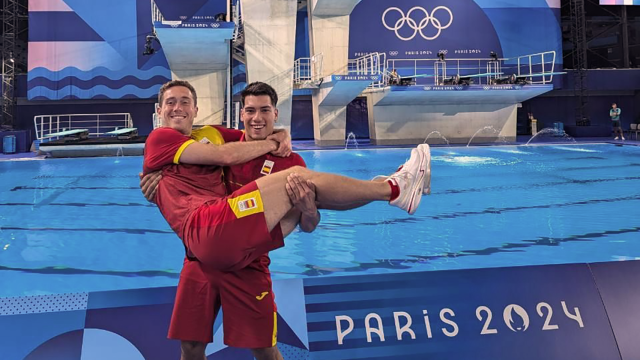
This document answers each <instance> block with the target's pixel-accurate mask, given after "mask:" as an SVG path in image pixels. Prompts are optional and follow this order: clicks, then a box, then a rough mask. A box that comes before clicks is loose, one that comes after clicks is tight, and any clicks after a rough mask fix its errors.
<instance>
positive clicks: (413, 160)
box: [389, 144, 430, 215]
mask: <svg viewBox="0 0 640 360" xmlns="http://www.w3.org/2000/svg"><path fill="white" fill-rule="evenodd" d="M429 162H430V152H429V145H427V144H421V145H418V147H417V148H415V149H413V150H411V157H410V158H409V160H407V162H405V163H404V165H403V166H402V168H401V169H400V170H399V171H397V172H396V173H394V174H393V175H391V176H389V180H390V181H392V182H393V183H394V184H396V185H398V188H400V194H399V195H398V197H397V198H396V199H395V200H393V201H391V202H389V204H391V205H393V206H397V207H399V208H401V209H403V210H406V211H407V212H408V213H409V215H413V214H414V213H415V212H416V210H418V205H420V200H421V199H422V191H423V189H424V185H425V175H426V173H427V165H428V164H429Z"/></svg>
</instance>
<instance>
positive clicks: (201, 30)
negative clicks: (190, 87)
mask: <svg viewBox="0 0 640 360" xmlns="http://www.w3.org/2000/svg"><path fill="white" fill-rule="evenodd" d="M153 26H154V28H155V31H156V35H157V37H158V39H159V40H160V43H161V44H162V49H163V50H164V52H165V55H166V57H167V61H168V62H169V66H170V68H171V70H172V71H176V70H212V71H215V70H224V69H227V67H228V66H229V51H230V50H229V41H228V40H230V39H231V38H233V32H234V29H235V23H233V22H226V21H209V22H205V21H155V22H154V23H153Z"/></svg>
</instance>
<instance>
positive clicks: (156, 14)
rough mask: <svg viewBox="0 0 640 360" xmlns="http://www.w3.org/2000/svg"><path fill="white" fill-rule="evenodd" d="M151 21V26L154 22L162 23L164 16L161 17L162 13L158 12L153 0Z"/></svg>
mask: <svg viewBox="0 0 640 360" xmlns="http://www.w3.org/2000/svg"><path fill="white" fill-rule="evenodd" d="M151 21H152V24H154V23H155V22H156V21H159V22H162V21H164V16H162V13H161V12H160V9H159V8H158V5H156V2H155V1H154V0H151Z"/></svg>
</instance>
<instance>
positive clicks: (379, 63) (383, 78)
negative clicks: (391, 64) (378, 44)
mask: <svg viewBox="0 0 640 360" xmlns="http://www.w3.org/2000/svg"><path fill="white" fill-rule="evenodd" d="M347 72H348V75H352V74H353V75H380V81H377V82H375V83H372V84H371V85H369V87H380V86H384V84H386V83H387V80H388V76H389V75H388V73H387V54H385V53H377V52H376V53H370V54H367V55H364V56H361V57H359V58H357V59H353V60H349V64H348V66H347Z"/></svg>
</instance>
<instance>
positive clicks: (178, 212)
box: [143, 126, 243, 239]
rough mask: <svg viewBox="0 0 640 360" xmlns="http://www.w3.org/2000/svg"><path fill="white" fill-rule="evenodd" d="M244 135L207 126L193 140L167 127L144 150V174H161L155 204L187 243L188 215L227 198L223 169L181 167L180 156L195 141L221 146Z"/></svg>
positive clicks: (152, 136) (213, 167)
mask: <svg viewBox="0 0 640 360" xmlns="http://www.w3.org/2000/svg"><path fill="white" fill-rule="evenodd" d="M242 134H243V133H242V131H239V130H233V129H227V128H224V127H218V126H205V127H204V128H202V129H199V130H196V131H194V134H192V136H186V135H183V134H182V133H180V132H179V131H177V130H174V129H172V128H168V127H163V128H158V129H156V130H154V131H152V132H151V134H149V137H148V138H147V141H146V144H145V147H144V165H143V173H144V174H148V173H150V172H154V171H158V170H162V180H161V181H160V183H159V184H158V190H157V192H156V203H157V204H158V208H159V209H160V212H161V213H162V216H164V218H165V219H166V220H167V222H168V223H169V226H171V229H173V231H175V232H176V234H178V236H179V237H180V238H181V239H184V237H183V232H184V225H185V224H186V223H187V220H188V218H189V215H190V214H191V213H193V211H194V210H196V209H197V208H198V207H200V206H201V205H202V204H204V203H205V202H207V201H211V200H212V199H216V198H221V197H224V196H226V189H225V185H224V182H223V178H222V168H221V167H220V166H212V165H191V164H180V163H179V160H180V155H182V152H183V151H184V149H185V148H186V147H187V146H188V145H189V144H191V143H193V142H195V141H196V139H197V140H200V141H201V142H205V143H212V144H215V145H222V144H224V143H225V142H231V141H238V140H239V139H240V137H241V136H242Z"/></svg>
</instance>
